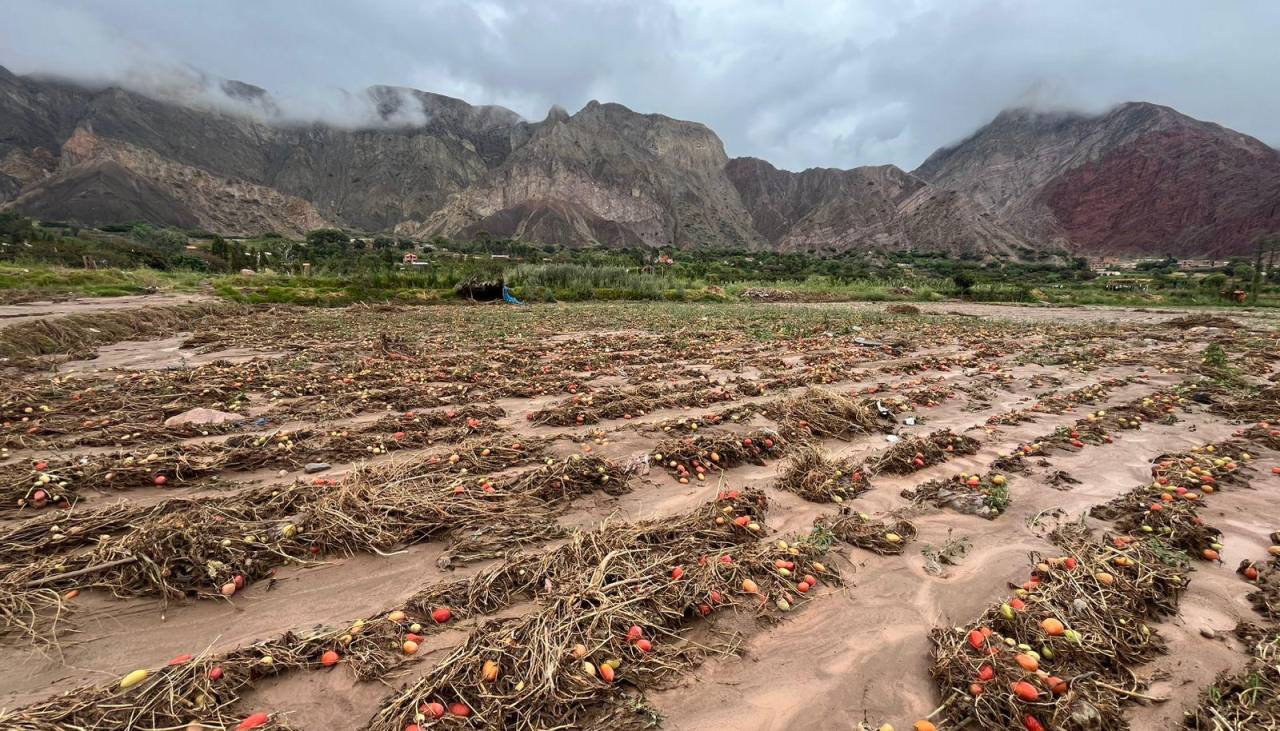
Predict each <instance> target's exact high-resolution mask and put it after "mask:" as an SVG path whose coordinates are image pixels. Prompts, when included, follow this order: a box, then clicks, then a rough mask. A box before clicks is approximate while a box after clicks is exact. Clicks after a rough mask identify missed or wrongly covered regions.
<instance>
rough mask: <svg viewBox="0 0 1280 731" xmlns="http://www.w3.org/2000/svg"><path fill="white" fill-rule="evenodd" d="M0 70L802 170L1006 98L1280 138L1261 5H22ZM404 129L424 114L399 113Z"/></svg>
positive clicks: (327, 114)
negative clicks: (555, 120)
mask: <svg viewBox="0 0 1280 731" xmlns="http://www.w3.org/2000/svg"><path fill="white" fill-rule="evenodd" d="M0 17H4V18H5V19H6V22H5V24H4V25H3V26H0V64H2V65H5V66H7V67H9V68H10V69H11V70H13V71H15V72H17V73H47V74H56V75H60V76H66V77H71V78H74V79H79V80H83V81H87V82H91V83H98V84H104V83H120V84H124V85H127V86H130V87H132V88H135V89H139V90H142V91H146V92H148V93H152V94H164V95H166V96H172V97H178V98H182V99H185V100H187V101H188V102H189V103H207V104H218V105H221V106H226V105H228V104H230V105H231V108H235V109H239V110H241V111H248V112H256V113H261V112H262V110H261V108H260V106H259V105H254V104H252V103H247V104H246V103H244V102H240V103H230V102H227V100H226V97H225V96H224V95H222V94H221V93H220V91H219V89H220V82H221V80H223V79H238V80H241V81H245V82H249V83H252V84H256V85H258V86H262V87H265V88H266V89H268V90H269V91H270V93H271V95H272V97H273V100H274V103H275V104H276V105H277V107H278V109H279V111H280V114H282V115H284V116H285V117H287V118H290V119H323V120H328V121H331V122H335V123H339V124H347V125H352V124H372V123H374V122H375V120H376V119H377V118H376V116H375V115H374V114H373V112H372V107H371V105H370V103H369V100H368V97H367V95H366V94H365V93H364V90H365V89H366V88H367V87H369V86H372V85H376V84H388V85H394V86H409V87H415V88H420V89H425V90H427V91H434V92H438V93H442V94H448V95H451V96H457V97H461V98H463V99H466V100H467V101H470V102H472V103H486V104H502V105H504V106H508V107H510V108H512V109H514V110H515V111H517V112H519V113H520V114H522V115H524V116H525V117H528V118H531V119H541V118H542V116H543V115H544V114H545V113H546V111H547V109H548V108H550V107H551V105H553V104H561V105H563V106H565V107H567V108H569V109H571V110H573V109H578V108H580V107H581V106H582V105H583V104H585V103H586V102H587V101H588V100H590V99H593V98H595V99H600V100H605V101H618V102H621V103H623V104H626V105H628V106H630V107H632V108H633V109H636V110H638V111H642V112H660V113H663V114H668V115H671V116H674V117H680V118H683V119H692V120H696V121H700V122H704V123H706V124H708V125H709V126H711V127H712V128H713V129H715V130H716V132H718V133H719V134H720V136H721V137H722V138H724V140H725V146H726V148H727V150H728V152H729V154H731V155H755V156H758V157H763V158H765V159H768V160H770V161H772V162H774V163H775V164H778V165H780V166H783V167H788V168H792V169H799V168H804V167H810V166H834V167H851V166H854V165H865V164H881V163H895V164H898V165H900V166H902V167H905V168H911V167H914V166H915V165H917V164H919V162H920V161H921V160H922V159H923V158H924V157H925V156H926V155H928V154H929V153H930V152H932V151H933V150H934V149H936V148H937V147H939V146H940V145H943V144H947V143H951V142H954V141H956V140H958V139H960V138H961V137H963V136H964V135H966V134H968V133H969V132H971V131H973V130H974V129H976V128H977V127H978V126H980V125H981V124H983V123H985V122H986V121H988V120H990V119H991V118H992V117H993V116H995V114H997V113H998V112H999V111H1000V110H1001V109H1002V108H1005V107H1008V106H1011V105H1015V104H1032V105H1036V106H1041V107H1050V108H1074V109H1084V110H1101V109H1104V108H1106V107H1107V106H1109V105H1111V104H1114V103H1117V102H1121V101H1127V100H1143V101H1152V102H1156V103H1161V104H1168V105H1170V106H1173V107H1175V108H1177V109H1179V110H1181V111H1183V112H1185V113H1187V114H1191V115H1192V116H1196V117H1200V118H1202V119H1209V120H1212V121H1216V122H1219V123H1221V124H1224V125H1226V126H1229V127H1233V128H1235V129H1238V130H1240V131H1242V132H1246V133H1249V134H1253V135H1255V136H1258V137H1260V138H1261V139H1263V140H1264V141H1266V142H1268V143H1270V144H1272V145H1277V143H1280V95H1277V94H1275V93H1274V88H1275V80H1274V78H1273V77H1274V75H1275V73H1276V71H1277V70H1280V44H1277V43H1275V39H1274V31H1275V29H1276V28H1278V27H1280V3H1273V2H1265V1H1260V2H1245V1H1243V0H1215V1H1214V2H1203V0H1131V1H1130V2H1122V3H1116V2H1114V0H1110V1H1104V0H1075V2H1069V3H1049V2H1034V1H1032V0H909V1H908V0H902V1H900V2H878V1H875V0H865V1H864V2H838V1H836V2H814V1H812V0H757V1H756V2H741V1H739V0H644V1H643V2H622V1H620V0H619V1H610V0H378V1H376V2H375V1H373V0H365V1H364V2H359V3H351V2H343V1H340V0H262V2H247V1H246V2H239V1H235V0H232V1H230V2H218V3H184V2H171V1H166V0H113V1H112V2H100V1H97V0H38V1H33V0H0ZM396 121H397V122H399V123H405V122H412V121H413V120H412V119H407V120H406V119H400V120H396Z"/></svg>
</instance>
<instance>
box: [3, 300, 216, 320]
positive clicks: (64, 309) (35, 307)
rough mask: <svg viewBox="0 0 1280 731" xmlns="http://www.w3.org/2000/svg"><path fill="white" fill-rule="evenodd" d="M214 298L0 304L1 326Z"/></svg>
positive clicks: (189, 302)
mask: <svg viewBox="0 0 1280 731" xmlns="http://www.w3.org/2000/svg"><path fill="white" fill-rule="evenodd" d="M214 299H215V298H214V297H211V296H209V295H203V294H168V293H166V294H131V295H125V296H122V297H78V298H76V299H69V300H59V301H57V302H47V301H41V302H23V303H21V304H16V305H0V327H8V326H10V325H18V324H21V323H23V322H28V321H30V320H40V319H44V318H50V317H64V316H66V315H80V314H92V313H100V312H109V311H111V310H131V309H137V308H139V307H162V306H166V305H185V304H192V303H195V302H212V301H214Z"/></svg>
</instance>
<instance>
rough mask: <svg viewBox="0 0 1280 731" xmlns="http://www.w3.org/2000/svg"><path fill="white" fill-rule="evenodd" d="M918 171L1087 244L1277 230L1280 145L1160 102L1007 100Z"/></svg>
mask: <svg viewBox="0 0 1280 731" xmlns="http://www.w3.org/2000/svg"><path fill="white" fill-rule="evenodd" d="M914 173H915V174H916V175H917V176H919V177H920V178H922V179H923V180H926V181H928V182H929V183H930V184H931V185H934V186H936V187H939V188H943V189H946V190H953V191H957V192H960V193H963V194H965V195H967V196H969V197H970V198H972V199H973V201H974V202H975V203H976V204H978V205H980V206H982V207H983V208H984V209H985V210H987V211H989V212H991V213H993V214H995V215H996V216H998V217H999V218H1001V219H1003V220H1004V221H1006V222H1007V223H1008V224H1009V225H1010V226H1011V227H1013V228H1014V229H1015V230H1016V231H1018V232H1019V233H1020V234H1021V235H1022V236H1024V237H1026V238H1028V239H1030V240H1033V241H1041V242H1048V243H1055V244H1059V245H1065V246H1069V247H1071V248H1073V249H1075V250H1077V251H1081V252H1086V253H1105V254H1117V253H1134V254H1157V255H1158V254H1172V255H1175V256H1186V255H1206V254H1207V255H1218V256H1221V255H1228V254H1243V253H1247V252H1249V251H1250V250H1251V248H1252V247H1251V245H1250V242H1251V240H1252V239H1253V238H1254V237H1255V236H1257V235H1258V234H1260V233H1265V232H1276V231H1280V152H1278V151H1277V150H1275V149H1272V148H1271V147H1268V146H1267V145H1265V144H1263V143H1262V142H1260V141H1259V140H1256V139H1254V138H1252V137H1249V136H1248V135H1244V134H1240V133H1239V132H1235V131H1232V130H1229V129H1226V128H1224V127H1221V126H1219V125H1216V124H1212V123H1209V122H1202V121H1199V120H1196V119H1192V118H1191V117H1188V116H1186V115H1183V114H1180V113H1178V112H1177V111H1175V110H1173V109H1170V108H1168V107H1162V106H1157V105H1154V104H1145V103H1128V104H1122V105H1120V106H1117V107H1115V108H1113V109H1111V110H1109V111H1107V112H1105V113H1103V114H1099V115H1083V114H1076V113H1067V112H1035V111H1030V110H1026V109H1014V110H1008V111H1005V112H1003V113H1001V114H1000V115H999V116H997V117H996V118H995V120H993V121H992V122H991V123H990V124H988V125H986V126H985V127H983V128H982V129H980V130H978V131H977V132H976V133H974V134H973V135H972V136H970V137H969V138H968V139H965V140H964V141H962V142H960V143H959V144H957V145H955V146H952V147H947V148H944V149H941V150H938V151H937V152H935V153H934V154H933V155H931V156H930V157H929V158H928V159H927V160H925V161H924V163H923V164H922V165H921V166H920V167H919V168H917V169H916V170H915V171H914Z"/></svg>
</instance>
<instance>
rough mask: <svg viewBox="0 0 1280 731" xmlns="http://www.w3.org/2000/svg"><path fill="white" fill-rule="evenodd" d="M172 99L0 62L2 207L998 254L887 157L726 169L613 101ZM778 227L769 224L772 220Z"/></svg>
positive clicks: (713, 146)
mask: <svg viewBox="0 0 1280 731" xmlns="http://www.w3.org/2000/svg"><path fill="white" fill-rule="evenodd" d="M189 87H190V88H188V89H185V90H184V96H183V98H182V99H181V100H180V101H179V100H174V99H169V100H163V99H155V98H151V97H148V96H146V95H143V94H139V93H136V92H132V91H128V90H125V89H121V88H116V87H111V88H105V89H92V88H86V87H83V86H79V85H76V84H73V83H69V82H65V81H58V80H51V79H41V78H33V77H18V76H15V75H13V74H11V73H9V72H7V71H5V70H4V69H0V205H5V206H10V207H13V208H16V209H18V210H20V211H23V212H25V213H28V214H30V215H34V216H38V217H40V218H46V219H56V220H68V221H77V222H81V223H87V224H100V223H118V222H122V221H131V220H146V221H151V222H154V223H159V224H166V225H173V226H181V227H185V228H196V227H199V228H205V229H209V230H213V231H218V232H221V233H228V234H257V233H260V232H264V231H277V232H280V233H284V234H291V235H298V234H301V233H303V232H305V231H306V230H308V229H312V228H317V227H321V226H344V227H349V228H355V229H359V230H365V231H390V230H394V231H396V232H398V233H400V234H404V235H410V236H418V237H428V236H433V235H437V234H439V235H443V236H458V237H464V238H467V237H475V236H479V235H481V234H482V233H484V234H487V235H490V236H495V237H513V238H521V239H524V240H529V241H537V242H551V243H561V244H566V245H571V246H572V245H587V244H600V245H606V246H633V247H657V246H667V245H674V246H678V247H706V248H728V249H759V248H763V247H773V248H777V249H780V250H786V251H818V252H837V251H846V250H850V249H862V248H867V249H879V250H883V249H907V248H913V247H914V248H917V249H927V250H945V251H948V252H953V253H960V252H964V251H970V252H982V253H991V254H1005V253H1008V252H1009V251H1010V250H1011V247H1012V246H1014V245H1015V244H1016V243H1017V238H1016V237H1015V236H1013V235H1012V234H1011V233H1010V232H1009V231H1007V230H1005V229H1004V228H1003V227H1001V225H1000V224H999V222H998V221H996V220H995V219H994V218H991V217H989V216H987V215H986V214H985V213H984V212H983V211H981V209H979V208H978V207H976V206H974V205H973V204H972V203H971V202H970V201H968V200H967V198H966V197H965V196H963V195H960V194H957V193H954V192H948V191H941V190H934V189H932V188H931V187H930V186H928V185H927V184H926V183H924V181H922V180H921V179H919V178H916V177H913V176H911V175H909V174H907V173H905V172H903V171H902V170H899V169H897V168H893V167H884V168H859V169H857V170H852V171H805V172H803V173H789V172H785V171H780V170H777V169H775V168H773V167H772V166H768V164H767V163H763V162H761V161H753V160H730V158H729V157H728V155H726V154H725V150H724V145H723V143H722V142H721V141H720V139H719V137H717V136H716V134H715V133H714V132H712V131H711V130H710V129H708V128H707V127H706V126H704V125H701V124H697V123H694V122H686V121H681V120H677V119H672V118H670V117H666V116H663V115H660V114H640V113H637V112H634V111H632V110H630V109H627V108H626V107H624V106H622V105H619V104H602V103H599V102H595V101H593V102H591V103H589V104H587V105H586V106H585V107H584V108H583V109H581V110H580V111H578V112H577V113H576V114H569V113H568V112H566V111H564V110H562V109H560V108H558V107H557V108H553V109H552V110H551V112H550V113H549V114H548V115H547V117H546V118H545V119H544V120H542V121H540V122H528V121H525V120H523V119H521V118H520V117H519V115H517V114H515V113H514V112H512V111H510V110H508V109H504V108H502V107H494V106H487V107H486V106H472V105H470V104H467V103H466V102H464V101H461V100H458V99H452V98H449V97H445V96H441V95H438V94H430V93H427V92H422V91H416V90H413V89H404V88H398V87H373V88H371V89H369V90H367V91H366V92H364V94H363V95H357V97H356V98H354V99H353V100H352V101H353V106H354V107H355V108H357V109H358V110H365V111H366V113H365V114H364V116H359V115H357V117H358V118H356V119H354V120H353V121H352V123H351V124H347V125H343V126H338V125H325V124H317V123H307V124H301V123H297V122H293V121H290V120H288V119H286V118H284V117H283V116H282V115H281V114H280V109H279V107H278V105H277V104H276V103H275V101H274V100H273V99H272V98H271V96H270V94H269V93H268V92H267V91H266V90H264V89H261V88H260V87H257V86H253V85H251V84H247V83H244V82H239V81H229V80H222V81H218V80H213V79H209V78H207V77H203V76H201V77H199V78H197V79H195V80H193V81H192V82H191V83H190V84H189ZM775 219H776V220H775Z"/></svg>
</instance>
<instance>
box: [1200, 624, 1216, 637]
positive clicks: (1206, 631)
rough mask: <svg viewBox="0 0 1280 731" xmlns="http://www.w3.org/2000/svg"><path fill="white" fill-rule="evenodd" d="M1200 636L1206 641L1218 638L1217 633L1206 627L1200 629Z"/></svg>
mask: <svg viewBox="0 0 1280 731" xmlns="http://www.w3.org/2000/svg"><path fill="white" fill-rule="evenodd" d="M1200 636H1201V637H1203V638H1205V639H1206V640H1216V639H1217V638H1218V633H1217V632H1214V631H1213V630H1212V629H1210V628H1208V627H1201V628H1200Z"/></svg>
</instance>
